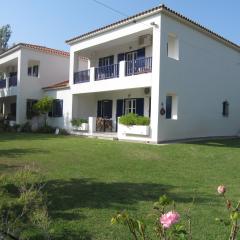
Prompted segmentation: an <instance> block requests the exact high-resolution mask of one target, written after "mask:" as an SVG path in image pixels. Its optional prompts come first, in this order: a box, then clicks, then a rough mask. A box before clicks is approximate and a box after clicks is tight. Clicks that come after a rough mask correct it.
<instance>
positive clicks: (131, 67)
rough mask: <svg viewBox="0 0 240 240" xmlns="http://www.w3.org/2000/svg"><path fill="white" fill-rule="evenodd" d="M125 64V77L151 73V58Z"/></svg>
mask: <svg viewBox="0 0 240 240" xmlns="http://www.w3.org/2000/svg"><path fill="white" fill-rule="evenodd" d="M125 64H126V66H125V71H126V73H125V75H126V76H131V75H137V74H142V73H149V72H152V58H151V57H148V58H141V59H136V60H133V61H127V62H126V63H125Z"/></svg>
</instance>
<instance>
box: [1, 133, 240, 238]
mask: <svg viewBox="0 0 240 240" xmlns="http://www.w3.org/2000/svg"><path fill="white" fill-rule="evenodd" d="M31 163H34V164H35V165H37V166H38V167H39V168H40V169H41V171H42V172H43V173H44V175H45V176H46V181H47V186H46V191H47V192H48V199H49V202H50V206H49V211H50V215H51V218H52V219H53V221H54V229H55V235H56V238H55V239H65V240H67V239H72V240H74V239H82V240H83V239H84V240H90V239H91V240H95V239H96V240H113V239H114V240H115V239H116V240H117V239H119V240H129V239H130V237H129V234H128V232H127V231H126V230H125V228H123V227H121V226H111V225H110V219H111V216H112V215H113V214H114V213H116V212H117V211H118V210H123V209H126V210H128V211H129V212H130V213H132V214H134V215H136V216H137V217H139V218H145V217H146V216H147V215H148V214H149V213H151V209H152V205H153V203H154V202H155V201H156V200H157V199H158V198H159V196H160V195H162V194H167V195H168V196H170V197H171V198H173V199H174V200H175V201H176V202H177V208H178V211H179V212H182V211H184V210H185V209H187V208H188V207H189V206H190V205H191V202H192V198H193V197H196V204H195V206H194V207H193V208H192V215H193V233H194V234H193V235H194V239H199V240H200V239H201V240H203V239H207V240H209V239H214V240H218V239H219V240H220V239H226V238H227V237H226V233H227V230H226V229H225V228H224V227H222V226H218V224H217V223H215V220H214V219H215V217H219V216H227V212H226V210H225V209H224V206H223V202H222V199H220V197H218V196H217V194H216V187H217V186H218V185H220V184H223V183H224V184H225V185H226V186H227V187H228V191H229V196H230V197H232V198H233V199H235V200H238V197H239V196H240V182H239V172H240V140H238V139H234V140H215V141H214V140H209V141H203V142H195V143H185V144H183V143H182V144H172V145H165V146H159V145H145V144H136V143H125V142H117V141H105V140H95V139H86V138H78V137H73V136H53V135H38V134H11V133H9V134H2V133H1V135H0V173H11V172H13V171H15V170H16V169H18V168H19V167H21V166H23V165H25V164H31ZM147 222H151V221H150V220H148V219H147ZM151 228H152V225H150V227H149V230H151Z"/></svg>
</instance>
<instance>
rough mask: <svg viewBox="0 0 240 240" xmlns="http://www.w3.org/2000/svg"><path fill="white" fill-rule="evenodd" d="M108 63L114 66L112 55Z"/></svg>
mask: <svg viewBox="0 0 240 240" xmlns="http://www.w3.org/2000/svg"><path fill="white" fill-rule="evenodd" d="M109 59H110V60H109V62H110V65H113V64H114V56H113V55H112V56H110V57H109Z"/></svg>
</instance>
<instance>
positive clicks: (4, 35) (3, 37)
mask: <svg viewBox="0 0 240 240" xmlns="http://www.w3.org/2000/svg"><path fill="white" fill-rule="evenodd" d="M11 34H12V31H11V27H10V25H9V24H7V25H4V26H2V27H1V28H0V54H1V53H3V52H4V51H6V49H7V48H8V41H9V39H10V37H11Z"/></svg>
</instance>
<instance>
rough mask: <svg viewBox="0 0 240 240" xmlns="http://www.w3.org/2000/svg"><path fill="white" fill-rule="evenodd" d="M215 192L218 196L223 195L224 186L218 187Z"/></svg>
mask: <svg viewBox="0 0 240 240" xmlns="http://www.w3.org/2000/svg"><path fill="white" fill-rule="evenodd" d="M217 191H218V193H219V194H224V193H225V192H226V188H225V186H224V185H220V186H218V188H217Z"/></svg>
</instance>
